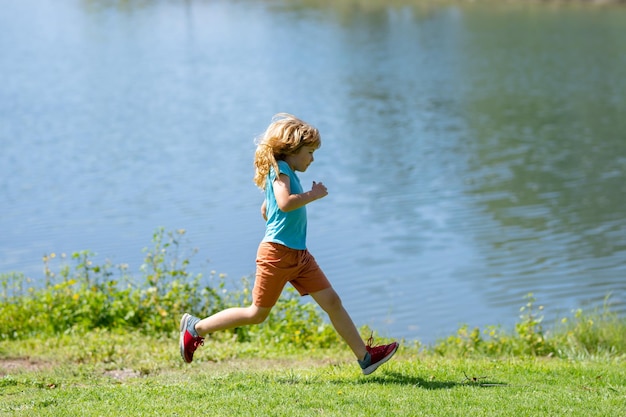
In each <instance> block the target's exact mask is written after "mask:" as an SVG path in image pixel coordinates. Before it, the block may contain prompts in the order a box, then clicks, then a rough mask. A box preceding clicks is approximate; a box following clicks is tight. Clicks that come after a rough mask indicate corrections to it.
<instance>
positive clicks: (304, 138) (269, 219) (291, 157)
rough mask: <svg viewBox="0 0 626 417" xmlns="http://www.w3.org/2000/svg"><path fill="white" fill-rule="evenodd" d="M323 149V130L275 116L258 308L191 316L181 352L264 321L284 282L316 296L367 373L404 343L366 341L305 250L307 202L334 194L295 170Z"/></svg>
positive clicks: (261, 145) (264, 156) (265, 185)
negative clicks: (305, 181) (308, 183)
mask: <svg viewBox="0 0 626 417" xmlns="http://www.w3.org/2000/svg"><path fill="white" fill-rule="evenodd" d="M320 146H321V138H320V134H319V132H318V130H317V129H316V128H315V127H313V126H311V125H309V124H307V123H305V122H303V121H302V120H300V119H298V118H296V117H294V116H292V115H290V114H286V113H280V114H277V115H276V116H274V118H273V119H272V123H271V124H270V125H269V127H268V128H267V130H266V131H265V133H264V134H263V136H261V138H260V139H259V141H258V142H257V149H256V152H255V156H254V165H255V168H256V172H255V176H254V182H255V184H256V185H257V186H258V187H259V188H261V189H262V190H264V191H265V200H264V202H263V204H262V206H261V214H262V215H263V218H264V219H265V220H266V227H265V237H264V238H263V240H262V241H261V243H260V245H259V248H258V251H257V258H256V265H257V266H256V277H255V282H254V288H253V290H252V301H253V303H252V305H250V306H249V307H234V308H228V309H226V310H223V311H220V312H218V313H216V314H214V315H212V316H210V317H207V318H205V319H202V320H201V319H200V318H198V317H194V316H192V315H190V314H187V313H185V314H184V315H183V317H182V319H181V321H180V341H179V344H180V354H181V356H182V357H183V359H184V360H185V362H187V363H190V362H191V361H193V354H194V352H195V351H196V349H197V348H198V347H199V346H200V345H202V344H204V336H206V335H207V334H209V333H213V332H216V331H218V330H225V329H230V328H234V327H240V326H244V325H250V324H259V323H262V322H263V321H264V320H265V319H266V318H267V316H268V315H269V313H270V311H271V309H272V307H273V306H274V305H275V304H276V301H277V300H278V298H279V296H280V294H281V292H282V290H283V288H284V286H285V284H287V282H289V283H291V285H293V286H294V287H295V288H296V290H297V291H298V292H299V293H300V294H301V295H307V294H310V295H311V297H313V299H314V300H315V301H316V302H317V303H318V304H319V306H320V307H321V308H322V309H323V310H324V311H325V312H326V313H327V314H328V317H329V318H330V321H331V323H332V325H333V327H334V328H335V330H336V331H337V333H339V335H340V336H341V337H342V338H343V340H345V342H346V343H347V344H348V346H349V347H350V349H352V352H354V355H355V356H356V359H357V361H358V363H359V365H360V366H361V369H362V370H363V373H364V374H365V375H369V374H371V373H372V372H374V371H375V370H376V369H377V368H378V367H379V366H380V365H382V364H383V363H385V362H387V361H388V360H389V359H390V358H391V357H392V356H393V355H394V354H395V353H396V350H397V349H398V343H397V342H393V343H391V344H388V345H382V346H372V345H371V340H370V342H368V344H367V345H366V344H365V343H364V342H363V340H362V339H361V336H360V335H359V332H358V330H357V329H356V327H355V325H354V323H353V322H352V319H351V318H350V316H349V315H348V312H347V311H346V310H345V309H344V307H343V305H342V303H341V299H340V298H339V296H338V295H337V293H336V292H335V290H334V289H333V287H332V286H331V284H330V282H329V281H328V279H327V278H326V276H325V275H324V272H322V270H321V269H320V267H319V266H318V265H317V262H316V261H315V259H314V258H313V256H312V255H311V254H310V253H309V251H308V250H307V247H306V230H307V215H306V208H305V206H306V205H307V204H309V203H311V202H313V201H315V200H318V199H320V198H323V197H325V196H326V195H327V194H328V191H327V189H326V186H324V184H322V183H321V182H315V181H314V182H313V185H312V187H311V189H310V190H309V191H306V192H305V191H304V190H303V189H302V186H301V185H300V180H299V179H298V176H297V175H296V171H299V172H304V171H306V170H307V168H308V167H309V165H310V164H311V163H312V162H313V160H314V159H313V153H314V152H315V150H317V149H318V148H319V147H320Z"/></svg>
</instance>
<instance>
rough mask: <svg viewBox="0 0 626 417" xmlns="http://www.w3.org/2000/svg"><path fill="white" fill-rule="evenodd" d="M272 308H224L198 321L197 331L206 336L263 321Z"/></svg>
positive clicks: (253, 306) (252, 306)
mask: <svg viewBox="0 0 626 417" xmlns="http://www.w3.org/2000/svg"><path fill="white" fill-rule="evenodd" d="M271 310H272V309H271V308H266V307H257V306H255V305H254V304H252V305H251V306H250V307H233V308H227V309H226V310H222V311H220V312H218V313H215V314H213V315H212V316H209V317H207V318H205V319H203V320H200V321H199V322H198V323H196V331H197V332H198V335H199V336H205V335H206V334H208V333H213V332H216V331H218V330H225V329H232V328H233V327H240V326H246V325H249V324H259V323H262V322H263V321H264V320H265V319H266V318H267V316H268V315H269V314H270V311H271Z"/></svg>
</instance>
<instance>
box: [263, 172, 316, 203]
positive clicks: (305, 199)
mask: <svg viewBox="0 0 626 417" xmlns="http://www.w3.org/2000/svg"><path fill="white" fill-rule="evenodd" d="M272 187H274V196H276V204H278V208H279V209H281V210H282V211H284V212H287V211H292V210H296V209H299V208H300V207H302V206H305V205H307V204H309V203H310V202H312V201H315V200H318V199H320V198H322V197H325V196H327V195H328V190H327V189H326V186H325V185H324V184H322V183H321V182H315V181H313V185H312V186H311V190H310V191H306V192H304V193H301V194H291V184H290V181H289V177H288V176H287V175H285V174H280V175H279V176H278V178H276V179H275V180H274V183H273V184H272Z"/></svg>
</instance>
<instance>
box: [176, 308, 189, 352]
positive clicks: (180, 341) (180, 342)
mask: <svg viewBox="0 0 626 417" xmlns="http://www.w3.org/2000/svg"><path fill="white" fill-rule="evenodd" d="M189 317H191V316H190V315H189V314H187V313H185V314H183V318H181V319H180V337H179V338H178V346H179V348H180V356H181V357H182V358H183V360H184V361H185V362H187V359H186V358H185V330H186V329H187V320H189ZM187 363H191V362H187Z"/></svg>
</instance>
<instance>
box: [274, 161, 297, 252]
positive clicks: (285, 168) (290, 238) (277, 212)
mask: <svg viewBox="0 0 626 417" xmlns="http://www.w3.org/2000/svg"><path fill="white" fill-rule="evenodd" d="M278 169H279V170H280V173H281V174H285V175H287V176H288V177H289V184H290V186H291V190H290V192H291V194H300V193H302V191H303V190H302V185H300V179H299V178H298V176H297V175H296V173H295V172H294V171H293V170H292V169H291V168H290V167H289V164H287V162H285V161H278ZM275 179H276V172H275V170H274V168H273V167H272V168H271V169H270V173H269V174H268V176H267V182H266V183H265V184H266V185H265V201H266V216H267V222H266V224H265V237H264V238H263V242H274V243H280V244H281V245H284V246H287V247H289V248H292V249H298V250H303V249H306V208H305V206H302V207H300V208H298V209H295V210H292V211H289V212H284V211H282V210H281V209H279V208H278V204H277V203H276V196H275V195H274V187H273V184H274V180H275Z"/></svg>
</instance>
